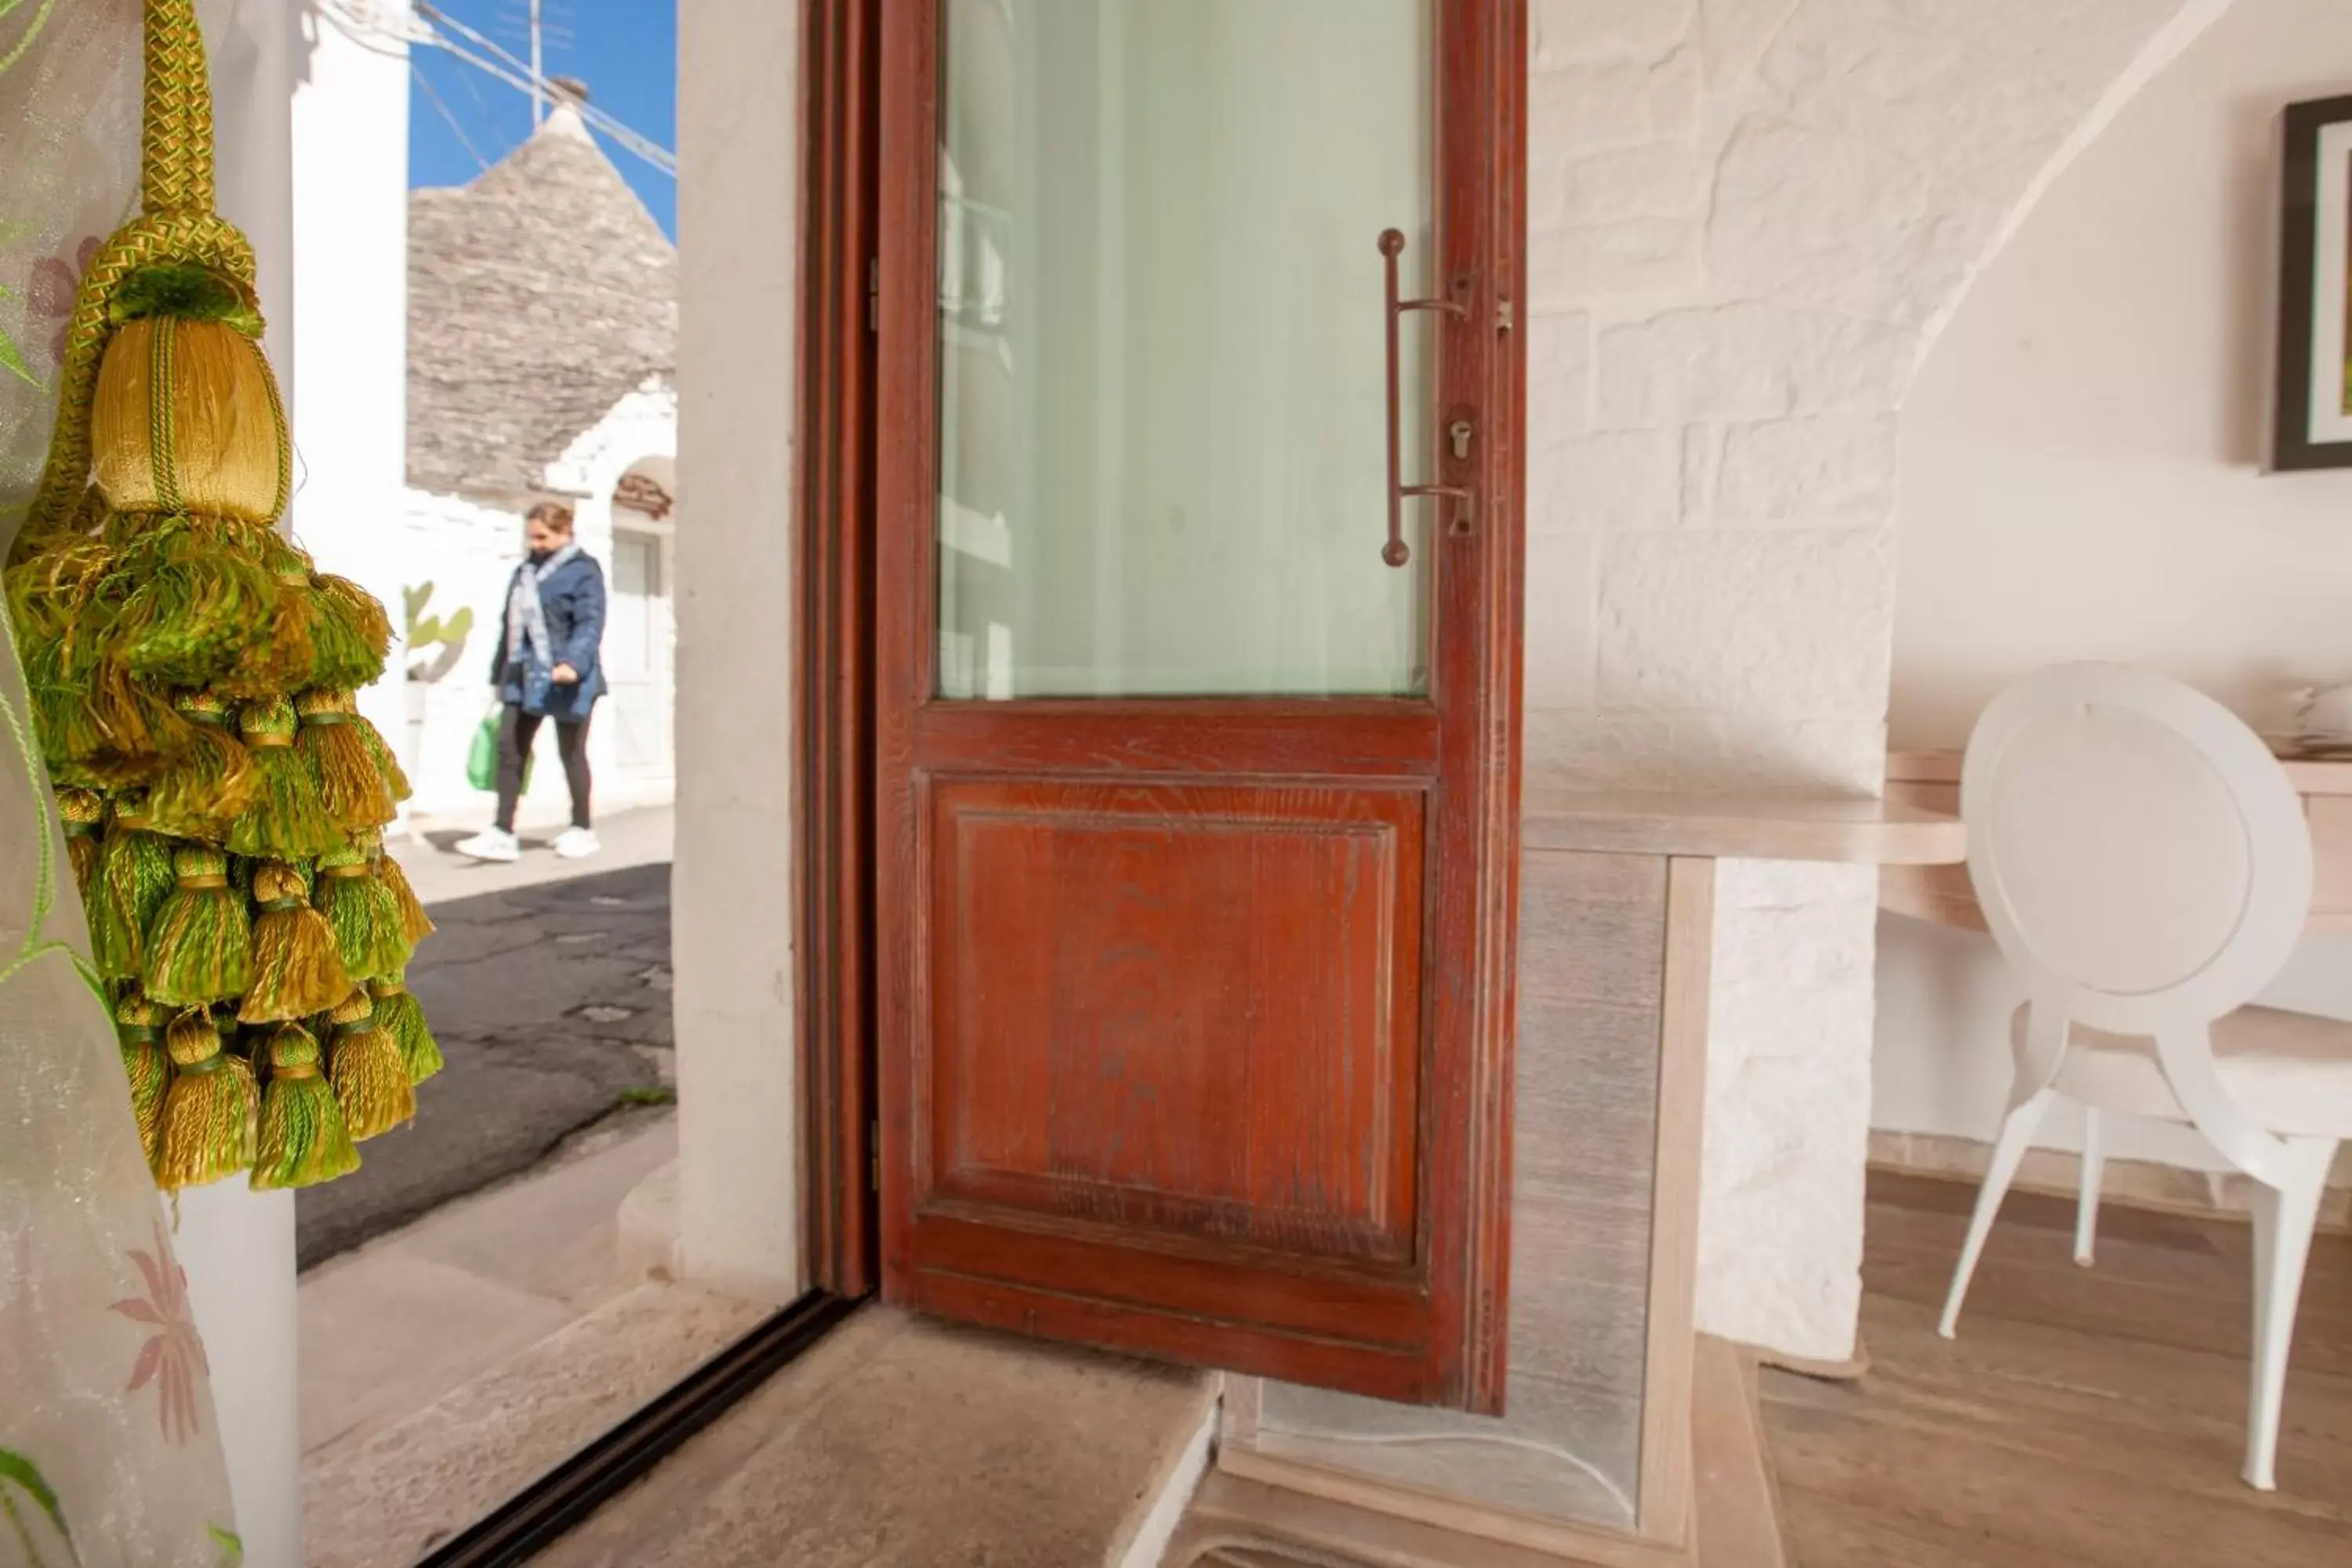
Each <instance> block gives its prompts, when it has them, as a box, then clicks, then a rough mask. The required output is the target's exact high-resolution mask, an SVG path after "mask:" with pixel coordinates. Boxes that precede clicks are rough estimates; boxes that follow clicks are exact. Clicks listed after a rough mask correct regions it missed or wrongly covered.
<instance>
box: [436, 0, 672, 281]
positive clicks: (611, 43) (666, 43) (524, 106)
mask: <svg viewBox="0 0 2352 1568" xmlns="http://www.w3.org/2000/svg"><path fill="white" fill-rule="evenodd" d="M435 4H436V5H437V6H438V8H439V9H440V10H441V11H442V12H444V13H445V14H446V15H447V16H453V17H455V18H456V19H457V20H458V21H460V22H463V23H464V24H465V25H466V26H469V27H471V28H473V29H474V30H475V31H476V32H478V33H482V34H485V35H487V36H488V37H490V38H491V39H493V40H495V41H496V42H497V43H498V44H499V45H500V46H502V47H504V48H505V49H506V50H507V51H508V52H509V54H512V55H514V56H515V57H516V58H529V57H530V47H529V45H528V43H527V42H526V39H527V37H528V30H527V28H526V26H525V25H524V18H525V17H526V16H528V15H529V12H530V7H529V4H528V0H435ZM540 9H541V20H542V24H543V27H544V33H545V36H546V38H547V53H546V70H547V74H548V75H550V76H574V77H578V78H579V79H582V80H583V81H584V82H586V83H587V84H588V90H589V97H590V100H591V101H593V103H595V104H596V106H597V107H598V108H600V109H603V110H604V111H605V112H606V113H608V114H610V115H612V116H613V117H614V118H615V119H617V120H619V121H621V122H622V123H624V124H625V125H627V126H629V127H630V128H632V129H633V130H635V131H636V132H638V133H639V134H640V135H643V136H646V137H650V138H651V139H652V140H654V141H655V142H659V143H660V144H661V145H662V146H664V147H667V148H669V149H670V150H671V151H673V152H675V151H677V3H676V0H541V7H540ZM411 82H412V85H411V87H410V89H409V95H408V127H409V129H408V183H409V184H411V185H458V184H465V183H466V182H467V180H470V179H472V178H473V177H474V176H475V175H476V174H479V173H480V172H481V164H480V163H477V162H476V161H475V156H476V153H479V154H480V156H481V157H482V158H484V159H487V160H488V162H490V163H497V162H498V161H499V159H500V158H502V157H504V156H505V155H506V154H507V153H509V152H511V151H512V150H513V149H514V148H515V146H516V145H517V144H518V143H520V142H521V141H522V140H523V138H525V137H527V136H529V135H530V99H529V98H528V97H527V96H525V95H524V93H523V92H522V91H521V90H520V89H518V88H513V87H509V86H508V85H507V84H506V83H505V82H503V81H500V80H499V79H497V78H496V77H493V76H489V75H487V74H485V73H483V72H481V71H479V70H477V69H475V68H473V67H472V66H469V65H467V64H466V63H465V62H464V61H462V60H459V59H457V58H455V57H454V56H451V55H449V54H447V53H446V52H444V51H442V50H439V49H431V48H420V49H418V50H416V51H415V68H414V70H413V71H412V73H411ZM428 87H429V88H430V89H431V90H430V91H428V90H427V88H428ZM436 97H437V98H438V100H439V102H438V104H436V102H435V100H436ZM445 109H446V115H445V113H444V110H445ZM452 121H454V122H455V124H454V126H453V124H452ZM461 132H462V135H461V134H460V133H461ZM600 140H601V138H600ZM467 142H471V143H472V144H473V147H472V150H471V151H469V150H468V149H467ZM604 152H605V154H606V155H607V156H609V157H610V158H611V159H612V160H613V162H614V163H615V164H617V165H618V166H619V168H620V171H621V173H622V174H624V175H625V176H626V177H627V179H628V182H629V184H631V185H633V186H635V189H636V193H637V195H639V196H640V197H641V198H643V200H644V202H645V204H646V206H647V207H649V208H651V209H652V210H653V215H654V216H655V217H656V219H658V220H659V221H660V223H661V226H662V229H663V231H664V232H665V233H667V234H668V235H669V236H670V237H672V238H673V239H674V238H676V237H677V182H676V181H675V180H673V179H672V178H671V177H670V176H669V175H667V174H663V173H661V172H660V171H659V170H657V169H655V168H653V167H651V166H650V165H648V164H646V163H644V162H642V161H641V160H639V159H638V158H636V157H635V156H634V155H632V154H631V153H626V152H624V151H623V150H622V149H620V148H619V147H616V146H614V144H613V143H612V142H604Z"/></svg>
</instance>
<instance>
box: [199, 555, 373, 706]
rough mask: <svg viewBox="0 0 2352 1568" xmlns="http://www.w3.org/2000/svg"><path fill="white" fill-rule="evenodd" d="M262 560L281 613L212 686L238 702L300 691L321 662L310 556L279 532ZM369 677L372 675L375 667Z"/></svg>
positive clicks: (315, 594)
mask: <svg viewBox="0 0 2352 1568" xmlns="http://www.w3.org/2000/svg"><path fill="white" fill-rule="evenodd" d="M261 564H262V569H263V570H265V571H267V572H268V574H269V575H270V578H271V580H272V581H274V582H275V583H276V584H278V613H277V616H276V618H275V619H274V620H273V621H272V623H271V625H270V628H269V635H268V637H260V638H257V639H256V640H255V641H253V642H251V643H249V644H247V646H246V647H245V649H244V650H243V651H242V652H240V653H239V654H238V655H237V658H236V667H235V668H232V669H230V670H229V671H227V672H226V674H224V675H221V676H219V677H217V678H216V679H215V680H214V681H213V683H212V685H213V689H214V690H215V691H217V692H219V693H220V694H221V695H222V696H224V697H227V698H231V699H233V700H237V701H240V702H251V701H257V700H266V699H269V698H274V697H277V696H279V695H282V694H283V693H286V692H289V691H299V690H300V689H302V688H304V687H306V686H310V685H311V684H313V683H314V681H313V678H312V676H311V673H310V671H311V667H312V666H313V665H315V664H316V663H317V662H318V653H317V649H316V648H315V647H313V646H312V643H311V640H310V628H311V626H312V623H313V622H314V621H316V619H317V618H318V612H317V601H318V595H317V593H316V591H314V590H313V589H312V588H311V586H310V572H311V566H310V556H308V555H307V554H305V553H303V552H302V551H301V550H299V549H298V548H297V547H295V546H294V545H292V544H290V543H289V542H287V541H286V540H285V538H284V537H282V536H281V535H279V534H277V533H275V532H270V533H265V534H264V535H263V536H262V539H261ZM379 668H381V664H380V663H379ZM367 679H371V680H372V679H374V675H373V672H372V673H371V674H370V675H369V676H368V677H367ZM354 684H363V682H355V683H354Z"/></svg>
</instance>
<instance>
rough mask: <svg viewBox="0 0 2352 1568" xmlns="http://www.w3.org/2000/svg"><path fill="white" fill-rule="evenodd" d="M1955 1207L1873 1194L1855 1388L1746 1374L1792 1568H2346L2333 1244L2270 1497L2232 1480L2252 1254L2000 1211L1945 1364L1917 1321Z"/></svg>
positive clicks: (1929, 1193)
mask: <svg viewBox="0 0 2352 1568" xmlns="http://www.w3.org/2000/svg"><path fill="white" fill-rule="evenodd" d="M1974 1197H1975V1192H1974V1189H1973V1188H1971V1187H1968V1186H1964V1185H1960V1184H1955V1183H1949V1182H1939V1181H1930V1180H1925V1179H1918V1178H1911V1177H1902V1176H1890V1175H1874V1177H1873V1179H1872V1183H1871V1191H1870V1198H1871V1202H1870V1224H1869V1233H1868V1234H1869V1243H1868V1258H1867V1262H1866V1265H1865V1268H1864V1283H1865V1289H1866V1291H1867V1294H1866V1295H1865V1297H1864V1304H1863V1314H1862V1317H1863V1338H1864V1344H1865V1346H1866V1348H1867V1350H1868V1352H1869V1355H1870V1361H1871V1370H1870V1373H1869V1375H1868V1377H1867V1378H1866V1379H1864V1381H1863V1382H1861V1383H1859V1384H1827V1383H1816V1382H1811V1381H1808V1380H1805V1379H1802V1378H1798V1377H1793V1376H1790V1375H1788V1374H1785V1373H1768V1374H1767V1375H1766V1378H1765V1382H1764V1388H1763V1393H1764V1415H1765V1429H1766V1431H1767V1433H1768V1434H1769V1447H1770V1451H1771V1456H1772V1460H1773V1463H1774V1465H1775V1467H1776V1468H1777V1470H1778V1474H1779V1479H1780V1498H1781V1522H1782V1528H1783V1531H1784V1533H1785V1535H1786V1537H1787V1541H1788V1545H1789V1554H1790V1561H1791V1563H1793V1564H1794V1565H1795V1568H2042V1565H2043V1564H2048V1565H2050V1568H2151V1565H2161V1568H2305V1565H2308V1568H2323V1565H2325V1568H2347V1565H2352V1238H2347V1237H2340V1236H2336V1237H2330V1236H2322V1237H2319V1238H2318V1241H2317V1243H2316V1245H2315V1247H2314V1249H2313V1255H2312V1261H2311V1268H2310V1274H2309V1277H2308V1278H2307V1279H2306V1281H2305V1286H2304V1293H2303V1315H2302V1321H2301V1323H2300V1325H2299V1326H2298V1329H2297V1331H2296V1335H2295V1344H2294V1371H2293V1373H2292V1374H2291V1376H2290V1378H2289V1382H2288V1384H2287V1396H2286V1425H2285V1428H2284V1435H2283V1436H2282V1438H2281V1442H2280V1458H2279V1490H2278V1491H2277V1492H2276V1493H2274V1494H2272V1495H2270V1496H2267V1497H2265V1496H2263V1495H2262V1494H2259V1493H2256V1492H2252V1491H2249V1490H2248V1489H2245V1488H2244V1487H2243V1486H2242V1485H2241V1484H2240V1483H2239V1480H2238V1468H2239V1463H2240V1460H2241V1458H2242V1452H2241V1451H2242V1447H2243V1443H2244V1435H2245V1425H2244V1423H2245V1407H2246V1378H2247V1336H2248V1332H2249V1329H2248V1324H2249V1319H2250V1317H2251V1314H2252V1272H2251V1268H2252V1265H2251V1262H2250V1260H2249V1251H2250V1248H2251V1245H2252V1236H2251V1233H2250V1232H2249V1230H2248V1228H2247V1227H2246V1226H2244V1225H2242V1224H2231V1223H2229V1222H2226V1221H2222V1220H2217V1219H2192V1218H2181V1217H2175V1216H2172V1215H2154V1214H2147V1213H2144V1212H2136V1211H2132V1210H2126V1209H2114V1208H2111V1209H2109V1210H2108V1211H2107V1213H2106V1214H2105V1215H2104V1216H2103V1224H2102V1226H2101V1235H2100V1238H2099V1256H2098V1264H2097V1267H2096V1268H2089V1269H2084V1268H2076V1267H2075V1266H2074V1261H2073V1258H2072V1256H2071V1254H2072V1250H2073V1226H2074V1209H2073V1205H2072V1204H2071V1203H2067V1202H2064V1201H2061V1200H2057V1199H2053V1198H2048V1197H2041V1196H2036V1195H2033V1194H2023V1193H2020V1194H2013V1195H2012V1196H2011V1199H2010V1201H2009V1204H2008V1205H2007V1206H2006V1207H2005V1208H2004V1210H2003V1211H2002V1214H2001V1218H2000V1224H1999V1225H1998V1226H1995V1227H1994V1229H1993V1234H1992V1240H1991V1242H1990V1245H1989V1246H1988V1247H1987V1248H1986V1250H1985V1257H1984V1261H1983V1263H1982V1264H1981V1265H1980V1266H1979V1268H1978V1270H1977V1277H1976V1282H1975V1284H1974V1285H1973V1286H1972V1287H1971V1289H1970V1291H1969V1303H1968V1309H1967V1310H1966V1311H1965V1312H1964V1313H1963V1314H1962V1316H1961V1319H1960V1326H1959V1338H1958V1340H1957V1341H1956V1342H1949V1343H1948V1342H1945V1341H1942V1340H1939V1339H1937V1337H1936V1318H1937V1313H1938V1311H1939V1310H1940V1309H1941V1306H1942V1302H1943V1297H1944V1290H1945V1288H1946V1286H1947V1285H1948V1282H1949V1280H1950V1278H1951V1268H1952V1262H1953V1259H1954V1258H1957V1257H1958V1253H1959V1248H1960V1240H1961V1237H1962V1235H1963V1233H1964V1231H1965V1229H1966V1226H1967V1223H1968V1211H1969V1205H1970V1204H1971V1203H1972V1202H1973V1201H1974Z"/></svg>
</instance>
